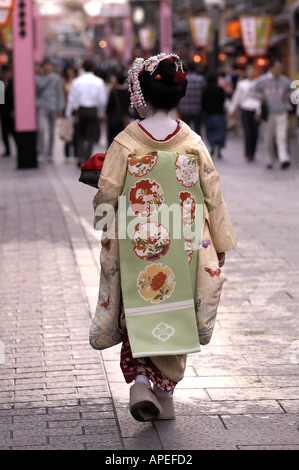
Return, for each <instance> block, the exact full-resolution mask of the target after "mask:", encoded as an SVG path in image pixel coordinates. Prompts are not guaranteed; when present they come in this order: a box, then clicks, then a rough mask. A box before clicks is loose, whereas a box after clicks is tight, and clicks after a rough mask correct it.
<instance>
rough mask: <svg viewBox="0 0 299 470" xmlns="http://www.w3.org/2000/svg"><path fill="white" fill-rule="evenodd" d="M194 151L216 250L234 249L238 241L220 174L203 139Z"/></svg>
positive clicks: (219, 251)
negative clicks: (224, 195) (225, 199)
mask: <svg viewBox="0 0 299 470" xmlns="http://www.w3.org/2000/svg"><path fill="white" fill-rule="evenodd" d="M193 152H194V153H195V154H196V155H198V163H199V176H200V184H201V187H202V191H203V194H204V198H205V208H204V217H205V218H206V219H207V220H208V222H209V226H210V231H211V235H212V240H213V243H214V246H215V249H216V252H217V253H222V252H225V251H228V250H232V249H233V248H234V247H235V246H236V245H237V242H236V238H235V234H234V230H233V227H232V223H231V219H230V216H229V213H228V210H227V207H226V204H225V201H224V199H223V195H222V190H221V183H220V177H219V174H218V172H217V170H216V168H215V167H214V164H213V161H212V159H211V157H210V154H209V152H208V150H207V148H206V146H205V144H204V143H203V142H202V141H201V142H199V143H198V144H197V145H196V147H195V148H194V150H193Z"/></svg>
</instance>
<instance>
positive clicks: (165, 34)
mask: <svg viewBox="0 0 299 470" xmlns="http://www.w3.org/2000/svg"><path fill="white" fill-rule="evenodd" d="M160 50H161V52H164V53H165V54H171V53H172V52H173V51H172V12H171V1H170V0H162V1H161V4H160Z"/></svg>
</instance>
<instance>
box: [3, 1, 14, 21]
mask: <svg viewBox="0 0 299 470" xmlns="http://www.w3.org/2000/svg"><path fill="white" fill-rule="evenodd" d="M14 6H15V0H0V28H6V26H8V25H9V23H10V22H11V18H12V14H13V10H14Z"/></svg>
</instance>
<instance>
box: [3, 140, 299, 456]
mask: <svg viewBox="0 0 299 470" xmlns="http://www.w3.org/2000/svg"><path fill="white" fill-rule="evenodd" d="M263 153H264V146H263V142H260V146H259V154H258V158H257V161H256V162H255V163H252V164H248V163H246V162H245V161H244V159H243V155H242V142H241V139H240V138H239V137H236V136H234V135H231V136H229V141H228V146H227V149H226V152H225V156H224V159H223V160H218V161H215V163H216V165H217V167H218V170H219V172H220V174H221V177H222V186H223V192H224V195H225V199H226V202H227V205H228V206H229V210H230V213H231V216H232V219H233V223H234V227H235V230H236V235H237V238H238V241H239V246H238V248H237V249H236V250H234V251H233V252H230V253H228V254H227V261H226V265H225V272H226V274H227V276H228V281H227V282H226V284H225V286H224V291H223V296H222V300H221V304H220V309H219V315H218V319H217V325H216V329H215V333H214V336H213V339H212V342H211V344H210V345H208V346H205V347H203V348H202V352H201V353H199V354H195V355H190V356H189V358H188V366H187V373H186V377H185V378H184V379H183V381H182V382H181V383H180V384H179V385H178V387H177V389H176V393H175V407H176V412H177V419H176V420H174V421H167V422H166V421H165V422H163V421H161V422H160V421H157V422H155V423H138V422H137V421H135V420H134V419H133V418H132V417H131V416H130V414H129V412H128V392H129V386H128V385H127V384H125V382H124V380H123V377H122V374H121V371H120V368H119V346H116V347H114V348H111V349H109V350H106V351H103V352H102V353H99V352H97V351H94V350H92V348H91V347H90V346H89V343H88V330H89V325H90V319H91V315H92V313H93V311H94V308H95V303H96V298H97V291H98V281H99V264H98V257H99V248H100V245H99V239H98V234H97V233H96V232H95V231H94V230H93V209H92V198H93V196H94V194H95V189H93V188H90V187H87V186H85V185H83V184H81V183H78V182H77V181H78V176H79V171H78V169H77V168H76V166H75V165H74V163H70V164H65V163H64V162H63V158H62V145H61V142H59V141H58V142H57V144H56V155H55V164H54V165H48V164H45V165H43V166H41V167H40V168H39V169H36V170H16V169H15V161H14V159H13V158H9V159H6V158H2V159H0V243H1V256H0V322H1V323H0V340H1V341H2V342H1V343H0V346H2V347H3V348H2V350H1V349H0V362H1V364H0V449H13V450H17V449H28V450H29V449H34V450H46V449H49V450H54V449H55V450H56V449H72V450H77V449H78V450H84V449H86V450H93V449H96V450H104V449H105V450H109V449H110V450H115V451H116V450H126V451H128V453H127V455H130V452H129V451H130V450H141V449H151V450H157V451H159V450H160V451H163V450H174V451H179V450H203V449H213V450H214V449H219V450H220V449H223V450H237V449H246V450H251V449H269V450H270V449H296V450H298V449H299V380H298V374H299V367H298V364H299V328H298V326H299V320H298V310H299V292H298V276H299V267H298V266H299V253H298V232H299V218H298V213H299V197H298V196H299V194H298V191H299V190H298V183H299V172H298V145H297V142H296V141H295V140H292V154H293V165H292V167H291V169H288V170H285V171H281V170H280V169H279V168H275V169H273V170H271V171H269V170H266V169H265V168H264V164H263V160H262V157H263ZM1 353H2V354H1Z"/></svg>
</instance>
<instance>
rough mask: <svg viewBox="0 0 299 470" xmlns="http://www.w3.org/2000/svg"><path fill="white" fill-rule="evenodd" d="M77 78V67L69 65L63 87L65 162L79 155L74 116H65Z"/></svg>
mask: <svg viewBox="0 0 299 470" xmlns="http://www.w3.org/2000/svg"><path fill="white" fill-rule="evenodd" d="M76 76H77V70H76V67H75V66H74V65H73V64H67V65H66V66H65V67H64V69H63V71H62V86H63V92H64V102H65V108H64V118H63V120H62V122H61V138H62V139H63V140H64V141H65V142H64V157H65V161H66V162H68V161H69V157H70V155H71V153H72V154H73V156H75V155H77V153H76V141H75V125H76V123H75V122H74V119H73V116H68V117H66V116H65V111H66V106H67V100H68V95H69V92H70V89H71V85H72V83H73V80H74V79H75V78H76Z"/></svg>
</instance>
